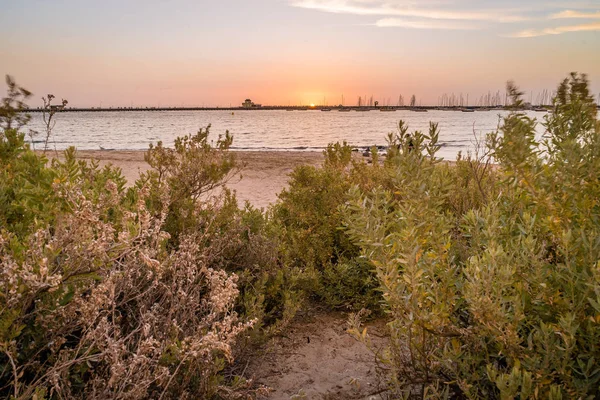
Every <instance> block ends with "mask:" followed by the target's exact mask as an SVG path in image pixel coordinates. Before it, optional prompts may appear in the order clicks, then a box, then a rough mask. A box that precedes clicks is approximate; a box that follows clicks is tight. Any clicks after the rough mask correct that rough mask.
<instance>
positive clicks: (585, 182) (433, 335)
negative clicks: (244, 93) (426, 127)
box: [346, 74, 600, 399]
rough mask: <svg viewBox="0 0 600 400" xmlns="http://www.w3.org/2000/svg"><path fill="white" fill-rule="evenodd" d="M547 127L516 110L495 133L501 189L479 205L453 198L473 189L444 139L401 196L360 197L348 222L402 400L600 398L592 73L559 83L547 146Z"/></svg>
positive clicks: (409, 160) (401, 173) (399, 175)
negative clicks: (382, 320)
mask: <svg viewBox="0 0 600 400" xmlns="http://www.w3.org/2000/svg"><path fill="white" fill-rule="evenodd" d="M509 92H510V93H511V94H512V95H513V96H514V102H513V103H514V104H516V105H518V104H519V101H520V100H519V92H518V90H517V89H516V88H515V87H514V86H513V87H509ZM517 108H518V107H517ZM535 125H536V121H535V120H533V119H531V118H529V117H527V116H526V115H525V114H522V113H520V112H518V111H515V112H513V113H511V114H510V115H509V116H507V117H506V118H504V120H503V123H502V126H501V127H500V130H499V132H495V133H492V134H490V135H488V146H489V149H490V150H491V152H492V155H493V156H494V158H495V159H496V161H497V162H498V163H499V165H498V167H497V168H498V181H496V180H495V179H494V178H491V179H487V182H488V184H489V185H492V187H487V188H484V191H483V193H485V196H481V199H479V200H477V201H476V202H467V203H464V204H465V205H461V206H460V207H455V206H453V204H455V203H456V202H454V201H451V202H448V199H451V198H452V197H456V195H455V194H453V191H457V190H464V189H466V188H467V187H465V186H462V185H461V184H460V182H457V180H456V179H457V176H458V175H456V174H448V172H447V170H446V169H445V168H440V167H439V166H438V165H437V161H436V159H435V158H434V157H433V156H434V155H435V150H436V143H435V139H436V135H435V134H434V133H433V132H431V133H430V134H429V135H427V136H423V143H424V146H423V147H420V146H418V145H417V146H416V149H415V150H416V151H414V152H411V153H410V154H400V155H399V157H398V158H397V159H396V161H395V165H396V167H395V168H394V169H393V170H392V171H391V172H392V180H393V182H394V188H393V189H391V190H390V189H383V188H382V189H380V190H376V191H374V192H373V193H361V191H360V190H358V189H357V188H354V189H353V191H352V198H353V200H352V201H351V203H350V205H349V206H348V209H347V221H346V223H347V225H348V227H349V229H350V232H351V234H352V237H353V238H354V239H355V240H356V241H357V242H358V243H360V244H361V247H362V251H363V254H364V255H365V256H366V257H367V258H369V259H370V260H372V262H373V263H374V264H375V266H376V272H377V278H378V281H379V285H380V289H381V290H382V291H383V293H384V294H383V297H384V300H385V305H386V310H387V311H388V312H389V315H390V317H391V321H390V323H389V328H390V332H391V338H390V340H391V342H390V348H389V351H388V352H387V353H385V354H384V355H383V356H382V361H384V362H385V364H386V366H387V367H388V371H389V378H390V388H391V389H392V393H395V395H397V396H401V395H402V396H409V395H419V397H427V398H433V397H436V398H438V397H465V398H486V399H487V398H503V399H504V398H540V399H541V398H551V399H559V398H595V397H599V396H600V392H599V391H598V390H599V389H598V388H599V387H600V369H598V360H599V359H600V352H599V348H598V346H597V343H598V342H599V339H600V324H599V322H600V320H599V318H598V315H600V306H599V305H600V302H599V296H600V272H599V271H600V269H599V267H600V263H599V262H598V260H599V259H600V241H599V240H598V238H599V237H600V236H599V229H600V218H599V215H600V214H599V211H600V208H599V206H598V204H597V199H598V198H599V195H600V193H599V191H600V184H599V181H598V176H600V169H599V168H600V163H599V158H600V152H599V151H598V150H599V147H598V146H599V145H600V125H599V123H598V120H597V108H596V105H595V104H594V103H593V99H592V98H591V96H590V94H589V91H588V84H587V80H586V78H585V76H578V75H576V74H573V75H572V76H571V77H570V78H569V79H568V80H565V81H564V82H563V83H561V85H560V86H559V89H558V95H557V97H556V99H555V103H554V113H553V114H551V115H549V116H547V117H546V119H545V122H544V126H545V127H546V130H547V133H546V135H545V136H546V138H545V139H542V140H541V141H540V140H537V139H536V137H535ZM417 136H419V135H417ZM417 143H418V141H417ZM425 152H427V153H429V155H430V156H431V157H430V158H426V157H423V154H422V153H425ZM478 168H479V167H478ZM486 185H487V184H486ZM496 185H497V188H495V187H493V186H496ZM464 198H467V196H466V195H465V196H464ZM457 226H458V227H459V229H458V230H457V228H456V227H457ZM359 328H360V327H359V324H358V323H354V333H356V334H357V336H360V337H361V338H365V335H364V332H362V331H361V330H360V329H359Z"/></svg>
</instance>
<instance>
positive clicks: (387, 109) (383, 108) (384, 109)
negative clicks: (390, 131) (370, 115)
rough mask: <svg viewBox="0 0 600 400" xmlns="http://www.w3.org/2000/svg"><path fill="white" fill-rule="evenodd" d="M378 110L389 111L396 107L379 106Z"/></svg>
mask: <svg viewBox="0 0 600 400" xmlns="http://www.w3.org/2000/svg"><path fill="white" fill-rule="evenodd" d="M379 111H381V112H389V111H396V109H395V108H392V107H381V108H380V109H379Z"/></svg>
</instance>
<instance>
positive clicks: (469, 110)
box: [460, 108, 475, 112]
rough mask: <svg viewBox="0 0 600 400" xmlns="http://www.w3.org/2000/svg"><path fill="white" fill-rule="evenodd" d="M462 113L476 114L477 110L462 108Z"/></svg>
mask: <svg viewBox="0 0 600 400" xmlns="http://www.w3.org/2000/svg"><path fill="white" fill-rule="evenodd" d="M460 111H462V112H475V110H473V109H472V108H461V109H460Z"/></svg>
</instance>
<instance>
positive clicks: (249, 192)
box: [77, 150, 323, 208]
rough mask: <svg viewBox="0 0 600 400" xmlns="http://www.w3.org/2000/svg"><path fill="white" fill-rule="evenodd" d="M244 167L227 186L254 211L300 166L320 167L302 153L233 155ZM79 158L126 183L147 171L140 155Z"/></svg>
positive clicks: (88, 153)
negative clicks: (108, 168) (117, 172)
mask: <svg viewBox="0 0 600 400" xmlns="http://www.w3.org/2000/svg"><path fill="white" fill-rule="evenodd" d="M235 154H236V155H237V156H238V160H239V161H241V162H242V163H244V164H245V165H246V166H245V167H244V169H243V170H242V172H241V178H242V179H240V176H235V177H233V178H232V179H231V180H230V182H229V183H228V184H227V187H229V188H230V189H232V190H235V192H236V193H237V197H238V201H239V203H240V205H243V203H244V202H245V201H249V202H250V203H251V204H252V205H253V206H255V207H259V208H260V207H267V206H268V205H269V204H271V203H274V202H275V201H276V200H277V194H278V193H279V192H281V190H282V189H283V188H284V187H286V186H287V181H288V176H289V174H290V173H291V172H292V171H293V170H294V168H296V167H297V166H299V165H319V164H321V162H322V161H323V154H322V153H320V152H301V151H290V152H281V151H247V152H242V151H240V152H235ZM77 155H78V158H82V159H88V160H89V159H95V160H98V161H99V162H100V165H101V166H104V165H107V164H112V165H114V166H117V167H119V168H121V170H122V171H123V175H124V176H125V178H126V179H127V182H128V183H129V184H131V183H132V182H134V181H135V180H136V179H137V177H138V176H139V174H140V173H141V172H145V171H147V170H148V168H149V167H148V164H146V162H145V161H144V152H143V151H105V150H81V151H78V152H77Z"/></svg>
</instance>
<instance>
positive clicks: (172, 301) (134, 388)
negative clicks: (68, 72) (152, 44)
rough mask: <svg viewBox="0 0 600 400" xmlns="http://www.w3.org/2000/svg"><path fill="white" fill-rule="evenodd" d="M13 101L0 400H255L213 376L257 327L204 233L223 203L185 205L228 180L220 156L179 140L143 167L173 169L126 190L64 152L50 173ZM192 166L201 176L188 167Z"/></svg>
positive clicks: (2, 117) (109, 172) (9, 103)
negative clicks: (240, 308) (187, 221)
mask: <svg viewBox="0 0 600 400" xmlns="http://www.w3.org/2000/svg"><path fill="white" fill-rule="evenodd" d="M17 88H18V87H17V86H16V85H14V86H13V87H12V89H10V90H9V97H11V96H12V97H13V98H12V99H4V101H3V104H4V105H3V107H4V108H3V109H2V110H1V112H0V123H2V127H3V129H2V131H0V154H1V156H2V157H1V158H0V167H1V168H0V176H1V177H2V180H1V183H0V396H3V397H14V398H31V397H37V398H43V397H63V398H73V397H79V398H124V397H127V398H147V397H157V398H158V397H165V396H167V397H182V398H185V397H193V398H198V397H199V398H214V397H219V398H232V397H239V396H246V395H252V394H253V392H251V391H249V389H248V385H247V384H246V383H245V382H244V381H243V380H241V379H238V378H234V379H230V378H228V379H227V380H225V378H224V375H223V373H222V371H223V369H224V368H225V367H226V366H227V365H228V364H229V363H231V362H232V361H233V354H234V350H235V346H237V342H238V340H239V338H240V334H241V333H242V332H247V331H248V329H249V328H251V327H252V326H253V324H254V323H255V322H256V321H255V320H253V319H250V318H239V317H238V313H237V312H236V311H235V308H236V304H237V299H238V296H239V290H238V288H237V284H236V283H237V280H238V277H237V275H236V274H233V273H230V272H228V271H227V270H226V269H225V268H224V265H222V262H221V251H222V248H220V247H218V246H217V244H216V239H215V238H213V237H212V236H211V234H212V232H211V230H210V229H208V228H207V227H212V226H216V225H217V224H219V223H220V222H219V221H218V218H219V217H220V216H221V217H223V216H224V215H223V214H219V213H218V210H220V209H221V207H222V204H225V202H224V201H223V200H222V199H221V198H215V199H214V202H208V201H206V200H202V201H200V200H199V198H197V197H195V196H196V195H198V194H199V193H201V192H202V191H203V190H204V189H205V188H207V187H210V186H211V185H215V186H216V185H218V184H219V183H220V180H222V179H223V177H224V176H225V175H227V173H228V172H229V171H231V169H232V167H231V163H230V161H229V160H230V159H229V158H228V156H227V154H226V153H225V150H226V147H227V143H225V144H223V145H222V146H221V144H220V145H219V146H220V147H218V148H216V149H215V148H213V147H211V146H208V145H207V143H206V141H205V136H203V134H204V132H203V131H201V134H199V135H198V136H197V138H189V137H188V138H187V139H186V138H183V139H181V140H180V141H178V143H179V146H178V147H176V154H172V153H171V152H170V151H167V150H164V151H162V150H163V149H161V151H160V152H155V153H152V154H151V156H150V157H152V155H156V156H157V157H156V158H152V160H154V161H153V162H154V164H153V165H154V166H159V168H160V166H161V165H163V166H165V165H169V166H173V165H176V166H177V168H174V169H171V170H169V171H167V172H166V173H163V174H162V175H160V174H158V173H157V174H156V175H155V174H153V173H149V174H148V175H147V176H146V177H145V178H146V179H144V180H141V181H139V182H138V184H137V186H136V187H134V188H130V189H129V190H125V188H124V184H125V180H124V178H123V177H122V175H121V173H120V171H119V170H118V169H115V168H112V167H105V168H103V169H100V168H99V167H98V164H97V163H87V162H85V161H78V160H76V157H75V151H74V149H69V150H67V151H66V152H65V157H64V158H65V161H63V162H60V161H58V160H53V161H52V162H51V163H49V162H48V160H47V159H46V158H44V157H43V156H38V155H37V154H35V153H34V152H32V151H31V150H30V149H29V147H28V145H27V144H25V140H24V135H23V134H22V133H19V132H18V130H17V129H15V128H14V127H15V121H24V122H26V119H24V118H22V116H21V114H19V113H16V112H14V110H13V109H7V107H8V108H10V107H14V106H15V104H17V100H18V99H19V98H20V97H18V96H21V95H22V94H25V93H28V92H26V91H22V90H17ZM15 96H17V100H15V99H14V98H15ZM19 101H20V100H19ZM16 125H17V128H20V127H22V126H24V125H23V124H16ZM196 139H198V140H196ZM228 143H230V139H228ZM151 150H152V149H151ZM200 155H202V156H203V158H202V161H203V162H205V164H200V166H198V164H196V165H193V164H194V162H193V159H192V157H197V156H200ZM158 156H165V157H167V156H168V157H171V156H172V158H171V160H174V161H173V162H172V163H171V164H167V163H161V162H158V161H156V159H157V158H158ZM191 166H195V167H196V168H195V169H192V171H190V170H189V169H188V167H191ZM183 173H187V174H188V175H185V176H183V175H182V174H183ZM173 177H177V178H180V179H179V181H176V180H173ZM192 177H196V178H200V177H201V178H203V179H204V180H203V181H200V180H198V181H194V182H192V181H186V180H185V179H186V178H190V179H191V178H192ZM163 178H164V179H163ZM198 182H199V184H198V185H196V183H198ZM206 182H208V184H207V183H206ZM175 183H177V185H176V186H175V188H174V189H173V190H171V188H170V185H171V184H175ZM198 188H200V189H198ZM186 196H187V197H186ZM190 198H192V199H194V200H196V201H195V202H190V201H189V199H190ZM174 203H177V204H178V205H180V206H184V207H187V208H185V209H183V208H177V207H174V206H173V204H174ZM227 204H230V203H227ZM182 210H183V211H184V212H187V213H188V214H187V215H191V216H192V217H193V219H192V221H193V222H194V223H195V226H190V227H188V226H187V225H184V221H182V218H181V214H180V212H182ZM236 210H237V207H236ZM236 212H239V211H236ZM169 221H174V222H173V223H171V224H170V225H169V226H168V227H169V228H170V229H171V230H172V231H173V232H174V234H175V235H177V236H176V241H175V240H173V239H171V235H170V234H169V232H166V231H165V227H167V224H168V223H169ZM192 228H196V229H192ZM238 233H239V232H238V231H235V230H229V231H224V232H223V233H222V236H221V237H219V238H218V239H219V240H222V241H223V243H225V242H226V239H225V237H226V236H227V235H229V237H232V236H234V235H237V234H238ZM239 261H240V262H243V260H241V259H240V260H239ZM261 261H262V260H260V259H258V260H257V262H261ZM237 268H238V269H241V267H239V266H238V267H237ZM229 269H233V268H229Z"/></svg>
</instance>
